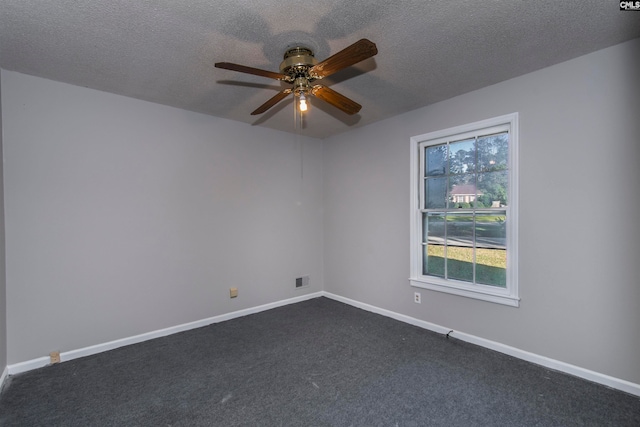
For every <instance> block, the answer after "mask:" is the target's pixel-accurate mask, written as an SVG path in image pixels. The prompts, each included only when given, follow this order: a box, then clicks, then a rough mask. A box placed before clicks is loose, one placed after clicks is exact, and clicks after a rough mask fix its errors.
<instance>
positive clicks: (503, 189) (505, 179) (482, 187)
mask: <svg viewBox="0 0 640 427" xmlns="http://www.w3.org/2000/svg"><path fill="white" fill-rule="evenodd" d="M508 183H509V173H508V171H506V170H504V171H500V172H484V173H479V174H478V184H477V186H478V201H480V202H481V203H482V204H483V206H484V207H487V208H500V207H505V206H507V202H508V200H507V189H508V188H509V186H508Z"/></svg>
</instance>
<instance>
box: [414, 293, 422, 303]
mask: <svg viewBox="0 0 640 427" xmlns="http://www.w3.org/2000/svg"><path fill="white" fill-rule="evenodd" d="M413 302H415V303H416V304H420V303H421V302H422V300H421V299H420V292H414V293H413Z"/></svg>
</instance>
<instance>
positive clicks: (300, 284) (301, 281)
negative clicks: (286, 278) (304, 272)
mask: <svg viewBox="0 0 640 427" xmlns="http://www.w3.org/2000/svg"><path fill="white" fill-rule="evenodd" d="M305 286H309V276H302V277H297V278H296V288H304V287H305Z"/></svg>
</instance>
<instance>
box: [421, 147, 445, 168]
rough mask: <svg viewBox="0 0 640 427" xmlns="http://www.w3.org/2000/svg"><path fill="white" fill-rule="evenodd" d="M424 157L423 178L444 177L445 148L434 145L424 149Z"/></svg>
mask: <svg viewBox="0 0 640 427" xmlns="http://www.w3.org/2000/svg"><path fill="white" fill-rule="evenodd" d="M424 151H425V153H424V154H425V157H426V159H427V161H426V164H425V176H434V175H444V174H445V172H446V171H445V167H446V164H447V162H446V159H447V146H446V145H445V144H442V145H434V146H431V147H427V148H425V150H424Z"/></svg>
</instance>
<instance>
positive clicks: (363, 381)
mask: <svg viewBox="0 0 640 427" xmlns="http://www.w3.org/2000/svg"><path fill="white" fill-rule="evenodd" d="M0 425H3V426H585V425H588V426H608V425H611V426H636V427H637V426H640V398H638V397H635V396H632V395H629V394H626V393H623V392H620V391H616V390H612V389H609V388H607V387H604V386H601V385H598V384H594V383H591V382H588V381H584V380H581V379H578V378H575V377H572V376H568V375H565V374H562V373H559V372H555V371H550V370H548V369H546V368H543V367H540V366H537V365H533V364H530V363H527V362H524V361H521V360H518V359H515V358H512V357H509V356H506V355H503V354H500V353H497V352H493V351H491V350H487V349H484V348H481V347H478V346H475V345H472V344H468V343H465V342H462V341H458V340H456V339H453V338H451V339H446V338H445V337H444V336H442V335H438V334H435V333H432V332H429V331H425V330H423V329H420V328H417V327H414V326H411V325H407V324H404V323H401V322H398V321H395V320H392V319H389V318H385V317H382V316H379V315H376V314H372V313H368V312H366V311H363V310H359V309H357V308H353V307H350V306H348V305H345V304H342V303H339V302H335V301H332V300H329V299H327V298H317V299H313V300H309V301H306V302H302V303H298V304H293V305H289V306H286V307H281V308H277V309H273V310H269V311H265V312H262V313H258V314H254V315H251V316H246V317H243V318H239V319H234V320H231V321H227V322H223V323H218V324H215V325H211V326H207V327H204V328H199V329H195V330H191V331H188V332H183V333H180V334H175V335H172V336H169V337H165V338H159V339H155V340H152V341H147V342H145V343H141V344H136V345H131V346H128V347H123V348H120V349H117V350H112V351H109V352H105V353H101V354H98V355H94V356H90V357H86V358H82V359H76V360H73V361H70V362H64V363H61V364H59V365H54V366H50V367H46V368H42V369H39V370H36V371H31V372H28V373H24V374H20V375H15V376H12V377H10V378H9V380H8V382H7V384H6V386H5V388H4V390H3V392H2V395H1V396H0Z"/></svg>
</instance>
